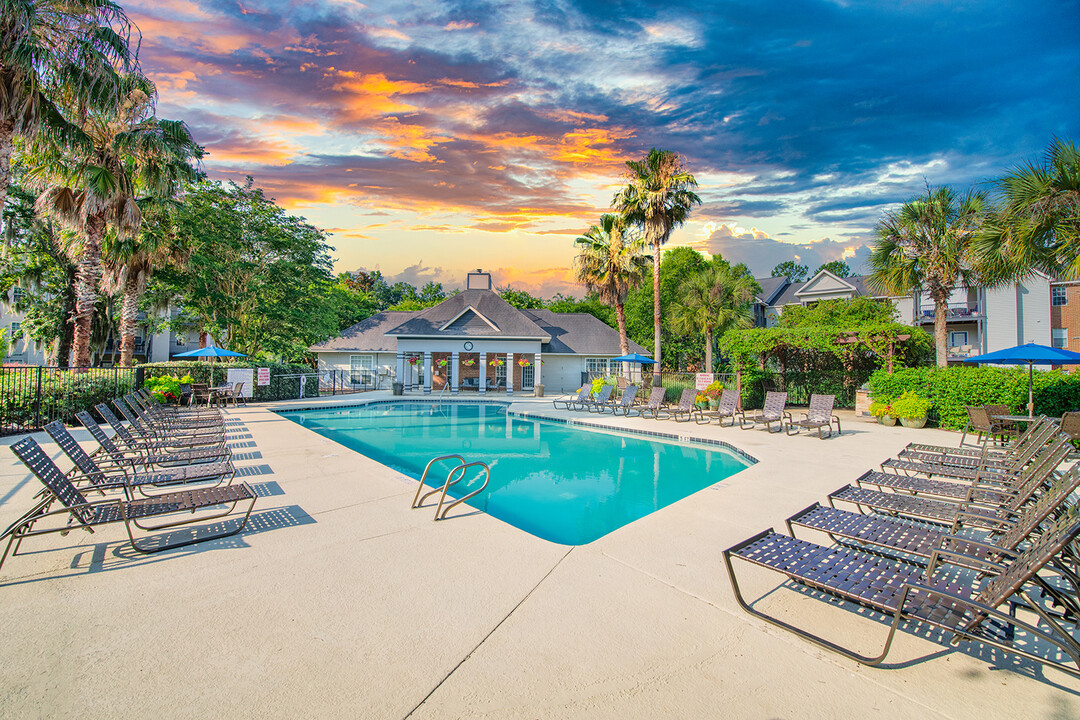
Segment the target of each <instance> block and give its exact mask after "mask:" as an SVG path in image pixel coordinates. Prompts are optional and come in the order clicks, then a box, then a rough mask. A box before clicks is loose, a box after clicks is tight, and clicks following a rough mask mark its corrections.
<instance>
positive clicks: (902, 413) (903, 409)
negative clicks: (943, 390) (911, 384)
mask: <svg viewBox="0 0 1080 720" xmlns="http://www.w3.org/2000/svg"><path fill="white" fill-rule="evenodd" d="M931 405H932V403H931V402H930V401H929V400H927V399H926V398H924V397H919V394H918V393H916V392H915V391H914V390H908V391H907V392H906V393H904V394H903V395H901V396H900V397H898V398H896V399H895V400H893V401H892V408H891V411H892V414H894V415H895V416H896V417H900V418H906V419H908V420H919V419H921V418H924V417H926V413H928V412H929V411H930V407H931Z"/></svg>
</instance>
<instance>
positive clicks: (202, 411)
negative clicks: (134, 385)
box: [135, 383, 222, 418]
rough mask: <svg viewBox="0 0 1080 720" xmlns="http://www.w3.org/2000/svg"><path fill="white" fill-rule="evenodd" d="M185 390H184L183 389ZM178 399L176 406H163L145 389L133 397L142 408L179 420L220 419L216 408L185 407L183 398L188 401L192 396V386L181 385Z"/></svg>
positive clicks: (136, 392) (219, 413) (137, 391)
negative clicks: (140, 400) (137, 399)
mask: <svg viewBox="0 0 1080 720" xmlns="http://www.w3.org/2000/svg"><path fill="white" fill-rule="evenodd" d="M185 387H186V388H187V390H184V388H185ZM180 388H181V390H180V399H179V401H178V404H176V405H163V404H162V403H159V402H158V401H157V398H155V397H154V394H153V393H152V392H150V391H149V390H148V389H146V388H141V389H139V390H136V391H135V395H136V396H137V397H139V398H141V399H142V401H143V405H144V407H147V408H148V409H149V408H152V409H153V411H154V412H156V413H159V414H163V415H171V416H175V417H180V418H220V417H222V415H221V411H220V410H218V409H217V408H198V407H191V406H185V404H184V397H185V394H186V396H187V397H188V398H189V399H190V397H191V394H192V386H191V385H190V384H187V383H185V384H183V385H181V386H180Z"/></svg>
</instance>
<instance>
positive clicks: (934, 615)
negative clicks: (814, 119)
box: [724, 506, 1080, 677]
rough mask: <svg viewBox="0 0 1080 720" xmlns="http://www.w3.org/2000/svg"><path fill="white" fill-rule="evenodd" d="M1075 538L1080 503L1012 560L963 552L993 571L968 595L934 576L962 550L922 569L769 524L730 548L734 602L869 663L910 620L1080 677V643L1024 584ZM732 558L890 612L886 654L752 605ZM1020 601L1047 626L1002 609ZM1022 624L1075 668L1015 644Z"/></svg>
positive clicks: (1079, 525) (1079, 527)
mask: <svg viewBox="0 0 1080 720" xmlns="http://www.w3.org/2000/svg"><path fill="white" fill-rule="evenodd" d="M1077 535H1080V506H1072V507H1071V508H1069V510H1068V511H1067V512H1065V513H1063V514H1062V516H1061V517H1059V518H1058V519H1057V520H1056V521H1055V522H1054V523H1053V524H1052V525H1051V526H1050V527H1049V528H1047V529H1046V531H1045V532H1043V533H1042V534H1041V535H1040V536H1039V537H1038V538H1037V539H1036V540H1034V541H1033V542H1032V543H1031V545H1030V546H1029V547H1028V548H1027V549H1025V550H1024V551H1023V552H1022V553H1019V554H1018V555H1017V556H1016V558H1015V559H1013V560H1012V561H1011V562H1010V563H1009V564H1008V565H998V564H994V563H989V562H985V561H981V560H979V559H978V558H972V557H969V556H963V557H962V562H964V563H965V564H967V563H976V564H977V565H978V567H980V568H982V569H983V570H984V571H986V572H990V573H993V574H994V577H992V578H991V579H990V580H988V581H987V582H985V583H984V584H983V585H982V587H981V588H978V589H976V588H974V587H970V588H967V590H968V592H967V594H965V588H963V587H960V586H959V585H957V584H955V583H948V582H946V581H944V580H942V579H940V578H936V577H935V576H934V573H933V570H932V568H934V567H936V565H937V563H938V562H940V561H942V560H944V561H945V562H949V561H951V560H952V559H961V554H959V553H954V552H949V551H940V552H938V553H937V555H936V557H935V561H932V562H931V566H930V568H928V569H927V571H926V572H925V573H924V572H923V571H922V569H921V568H919V567H917V566H913V565H906V564H904V563H901V562H898V561H895V560H889V559H885V558H881V557H879V556H876V555H870V554H866V553H860V552H857V551H854V550H848V549H842V548H827V547H823V546H820V545H815V544H813V543H810V542H807V541H805V540H799V539H797V538H792V537H789V536H787V535H781V534H779V533H776V532H774V531H773V530H771V529H770V530H766V531H764V532H762V533H759V534H757V535H755V536H754V537H752V538H749V539H747V540H745V541H743V542H741V543H739V544H738V545H735V546H733V547H730V548H728V549H727V550H725V551H724V563H725V565H726V567H727V571H728V577H729V578H730V580H731V586H732V590H733V592H734V593H735V600H736V602H737V603H738V604H739V606H740V607H741V608H742V609H743V610H745V611H746V612H748V613H750V614H751V615H753V616H755V617H757V618H760V619H762V620H764V621H765V622H768V623H770V624H773V625H776V626H777V627H781V628H783V629H785V630H788V631H789V632H792V633H794V634H796V635H798V636H799V637H801V638H803V639H805V640H808V641H810V642H812V643H814V644H816V645H819V646H821V647H824V648H826V649H829V650H832V651H834V652H837V653H839V654H841V655H843V656H844V657H847V658H849V659H852V660H855V661H857V662H860V663H863V664H864V665H871V666H874V665H879V664H881V663H882V662H883V661H884V660H885V658H886V657H887V656H888V654H889V649H890V648H891V646H892V642H893V639H894V637H895V635H896V631H897V629H898V628H899V626H900V623H901V621H909V622H917V623H922V624H926V625H929V626H932V627H936V628H940V629H942V630H945V631H947V632H950V633H952V635H953V638H952V643H953V644H956V643H958V642H961V641H971V642H975V643H980V644H984V645H988V646H991V647H994V648H997V649H999V650H1002V651H1004V652H1006V653H1010V654H1013V655H1018V656H1020V657H1024V658H1027V659H1029V660H1034V661H1036V662H1039V663H1043V664H1045V665H1048V666H1050V667H1054V668H1057V669H1058V670H1061V671H1063V672H1066V673H1068V674H1070V675H1073V676H1075V677H1080V643H1077V641H1076V640H1074V639H1073V637H1072V635H1071V634H1070V633H1069V632H1068V631H1067V630H1065V628H1063V627H1062V626H1061V624H1059V623H1058V621H1057V620H1056V619H1055V618H1054V617H1053V616H1052V615H1051V614H1050V613H1049V612H1048V611H1046V610H1044V609H1043V608H1042V607H1041V605H1040V604H1039V603H1038V602H1037V600H1035V599H1034V598H1033V597H1032V596H1031V595H1029V594H1028V593H1027V592H1026V591H1025V589H1024V588H1025V587H1026V586H1027V585H1028V584H1029V583H1030V582H1031V580H1032V578H1033V577H1034V576H1035V574H1036V573H1037V572H1038V571H1039V570H1041V569H1042V568H1043V567H1044V566H1046V564H1047V563H1048V562H1049V561H1050V560H1051V559H1052V558H1053V557H1054V556H1055V555H1057V554H1058V553H1059V552H1061V551H1062V550H1063V549H1064V548H1065V547H1066V545H1068V544H1069V543H1071V542H1073V541H1074V540H1075V539H1076V537H1077ZM734 558H739V559H741V560H743V561H745V562H749V563H752V564H755V565H758V566H760V567H763V568H766V569H769V570H773V571H775V572H779V573H781V574H783V575H785V576H786V577H788V578H789V579H791V580H794V581H795V582H798V583H800V584H802V585H805V586H807V587H811V588H815V589H818V590H821V591H824V592H826V593H828V594H829V595H832V596H834V597H839V598H841V599H844V600H848V601H851V602H855V603H857V604H859V605H863V606H865V607H869V608H871V609H873V610H876V611H878V612H881V613H883V614H885V615H886V616H889V615H891V616H892V622H891V623H890V627H889V632H888V635H887V636H886V638H885V644H884V647H883V649H882V651H881V654H879V655H877V656H864V655H860V654H859V653H857V652H855V651H854V650H851V649H849V648H846V647H844V646H842V645H839V644H837V643H834V642H832V641H830V640H827V639H825V638H823V637H820V636H818V635H815V634H814V633H811V632H809V631H808V630H804V629H802V628H799V627H796V626H794V625H791V624H789V623H787V622H785V621H783V620H780V619H779V618H775V617H773V616H771V615H769V614H767V613H765V612H763V611H760V610H757V609H755V608H753V607H751V606H750V604H748V603H747V602H746V600H745V599H744V598H743V595H742V591H741V589H740V588H739V583H738V580H737V578H736V576H735V570H734V567H733V564H732V560H733V559H734ZM1016 600H1019V602H1020V603H1022V606H1023V607H1025V608H1027V609H1028V610H1030V611H1031V612H1033V613H1034V614H1035V615H1037V616H1038V618H1039V620H1041V621H1042V622H1043V623H1044V624H1045V626H1046V629H1045V630H1044V629H1042V628H1040V627H1036V626H1035V625H1033V624H1030V623H1027V622H1024V621H1022V620H1020V619H1018V618H1017V617H1016V616H1015V615H1013V614H1009V613H1006V612H1002V611H1001V610H999V609H998V608H999V607H1001V606H1002V605H1004V604H1006V603H1010V604H1011V603H1013V602H1014V601H1016ZM1014 607H1015V605H1014ZM991 621H993V623H995V624H996V625H998V626H1003V629H1004V631H1005V634H1004V637H999V636H998V635H996V630H995V629H994V628H992V627H990V622H991ZM1017 628H1019V629H1021V630H1023V631H1024V632H1026V633H1028V634H1030V635H1032V636H1034V637H1036V638H1039V639H1040V640H1043V641H1045V642H1047V643H1049V644H1050V645H1052V646H1054V647H1055V648H1056V649H1058V650H1060V651H1061V653H1063V654H1064V655H1065V656H1067V657H1068V658H1069V659H1070V660H1071V661H1072V663H1073V665H1067V664H1065V663H1063V662H1059V661H1058V660H1055V659H1052V658H1049V657H1044V656H1042V655H1037V654H1035V653H1033V652H1029V651H1027V650H1024V649H1022V648H1019V647H1017V646H1016V645H1014V644H1013V643H1012V642H1011V640H1012V633H1013V632H1014V631H1015V629H1017Z"/></svg>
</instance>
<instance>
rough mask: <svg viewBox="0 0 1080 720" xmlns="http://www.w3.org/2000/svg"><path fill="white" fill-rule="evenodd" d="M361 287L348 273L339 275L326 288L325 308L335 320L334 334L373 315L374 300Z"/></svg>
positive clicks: (369, 293)
mask: <svg viewBox="0 0 1080 720" xmlns="http://www.w3.org/2000/svg"><path fill="white" fill-rule="evenodd" d="M363 287H364V286H363V285H362V284H358V283H356V282H355V278H354V277H353V276H352V275H350V274H349V273H341V274H340V275H338V276H337V278H336V279H335V280H334V282H333V284H331V285H330V286H329V287H327V288H326V303H327V308H328V310H329V311H330V313H331V314H332V315H333V317H334V318H336V321H335V323H334V324H335V325H336V327H337V329H336V331H335V332H338V333H340V332H341V331H342V330H344V329H346V328H349V327H352V326H353V325H355V324H356V323H358V322H360V321H361V320H364V319H365V318H369V317H371V316H372V315H374V314H375V312H376V310H375V298H374V296H373V294H372V293H371V291H370V290H363V289H362V288H363Z"/></svg>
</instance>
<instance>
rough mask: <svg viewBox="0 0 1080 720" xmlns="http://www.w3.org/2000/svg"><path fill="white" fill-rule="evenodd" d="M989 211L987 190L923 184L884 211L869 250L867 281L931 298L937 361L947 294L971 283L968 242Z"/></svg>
mask: <svg viewBox="0 0 1080 720" xmlns="http://www.w3.org/2000/svg"><path fill="white" fill-rule="evenodd" d="M986 213H987V199H986V194H985V193H982V192H972V191H969V192H968V193H967V194H966V195H963V196H961V195H958V194H957V193H956V192H955V191H954V190H952V189H951V188H948V187H942V188H938V189H937V190H934V189H932V188H929V187H928V188H927V189H926V195H925V196H922V197H917V198H913V199H911V200H908V201H907V202H906V203H904V204H903V206H902V207H901V208H900V209H899V210H897V211H895V212H890V213H887V214H886V215H885V217H884V219H882V220H881V221H880V222H879V223H878V225H877V236H878V239H877V241H876V242H875V243H874V245H873V247H872V250H871V253H870V267H871V268H872V269H873V273H872V275H871V282H873V283H874V284H875V285H877V287H878V288H879V289H881V290H883V291H885V292H887V293H890V294H893V295H906V294H908V293H911V292H914V291H917V290H921V291H923V292H925V293H926V294H927V295H928V296H929V297H930V299H931V300H933V301H934V343H935V347H936V353H937V364H938V365H939V366H941V367H945V366H946V365H947V364H948V346H947V343H946V329H947V328H946V317H947V309H948V304H949V295H950V294H951V293H952V291H953V288H955V287H956V286H957V285H958V284H962V285H963V286H966V287H973V286H974V285H975V284H976V281H977V278H976V275H975V273H974V272H972V271H971V269H970V268H971V261H972V247H973V241H974V239H975V237H976V234H977V233H979V232H980V231H981V230H982V228H983V222H984V219H985V217H986Z"/></svg>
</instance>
